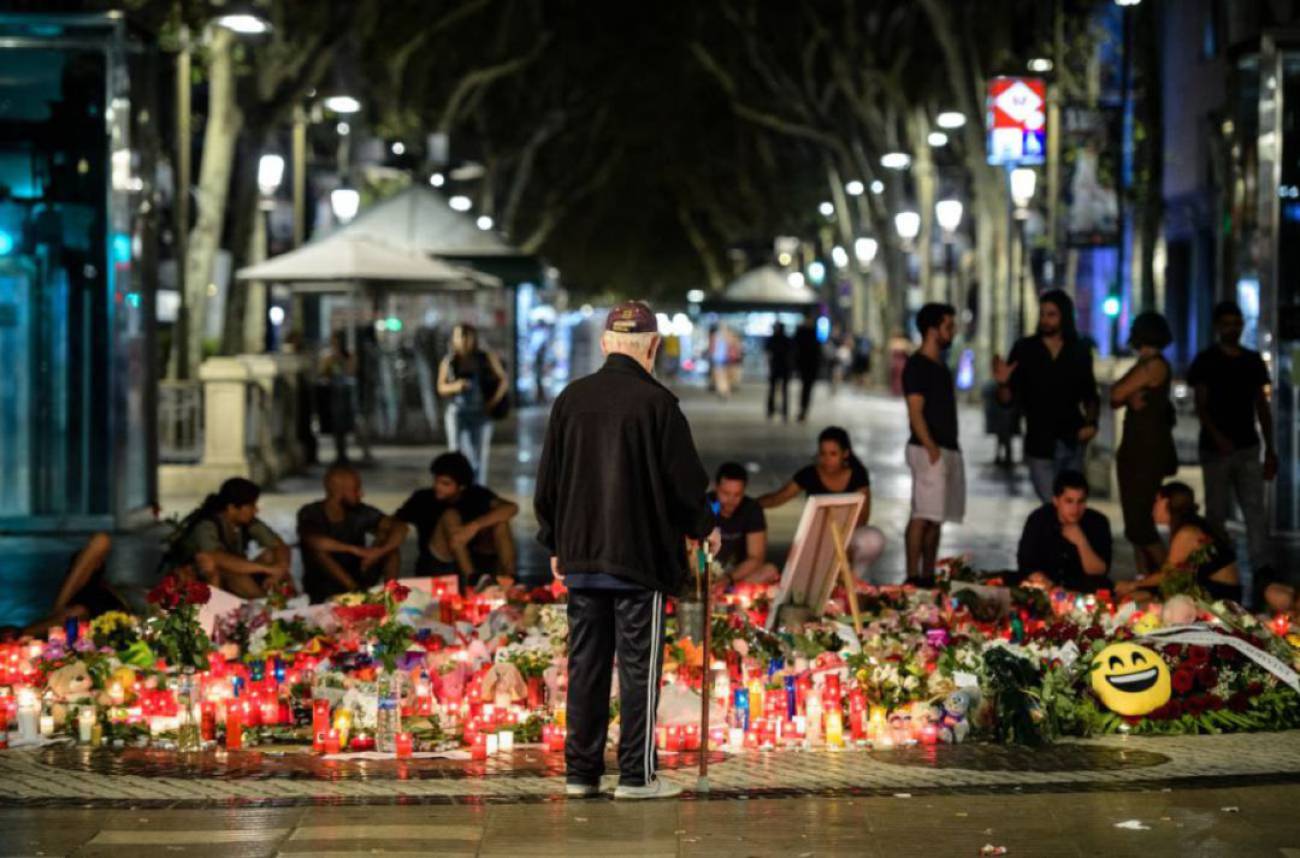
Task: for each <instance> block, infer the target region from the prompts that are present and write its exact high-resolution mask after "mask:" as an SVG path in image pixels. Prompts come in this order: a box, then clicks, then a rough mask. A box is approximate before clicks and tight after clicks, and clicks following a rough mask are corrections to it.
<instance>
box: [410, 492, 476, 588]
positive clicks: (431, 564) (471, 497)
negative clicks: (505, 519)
mask: <svg viewBox="0 0 1300 858" xmlns="http://www.w3.org/2000/svg"><path fill="white" fill-rule="evenodd" d="M496 499H497V496H496V493H495V492H493V491H492V490H491V489H489V488H487V487H486V486H480V485H478V484H474V485H470V486H467V487H466V488H465V490H464V491H463V492H461V493H460V497H459V498H457V499H456V502H455V503H454V504H447V503H444V502H443V501H440V500H438V496H437V495H435V494H434V493H433V489H419V490H417V491H416V492H414V493H413V494H412V495H411V496H410V497H409V498H407V499H406V503H404V504H402V507H401V509H399V510H398V511H397V516H396V517H397V519H398V520H399V521H404V522H406V523H407V524H411V525H414V526H415V531H416V536H417V537H418V539H419V543H420V554H419V557H418V558H417V559H416V561H415V571H416V574H419V575H428V574H433V573H434V572H435V571H437V569H438V566H439V564H438V561H437V559H436V558H434V556H433V553H432V552H430V551H429V540H431V539H432V538H433V531H434V528H436V527H437V526H438V519H440V518H442V514H443V513H444V512H446V511H447V510H448V509H449V508H452V509H455V510H456V511H457V512H459V513H460V517H461V520H462V521H467V522H468V521H474V520H475V519H477V518H482V517H483V516H485V515H487V513H488V511H489V510H490V509H492V502H493V501H495V500H496Z"/></svg>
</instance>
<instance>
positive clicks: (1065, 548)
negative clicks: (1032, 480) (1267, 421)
mask: <svg viewBox="0 0 1300 858" xmlns="http://www.w3.org/2000/svg"><path fill="white" fill-rule="evenodd" d="M1111 550H1112V542H1111V536H1110V522H1109V521H1108V520H1107V519H1106V516H1104V515H1102V514H1101V513H1099V512H1097V511H1096V510H1094V509H1088V481H1087V479H1085V478H1084V476H1083V474H1081V473H1079V472H1078V471H1072V470H1064V471H1061V472H1060V473H1058V474H1057V475H1056V479H1055V480H1054V481H1053V484H1052V502H1051V503H1049V504H1043V505H1042V506H1040V507H1039V508H1038V509H1036V510H1034V511H1033V512H1031V513H1030V514H1029V518H1028V519H1027V520H1026V521H1025V529H1024V532H1023V533H1022V534H1021V536H1020V550H1019V551H1017V552H1016V558H1017V560H1018V565H1019V568H1020V572H1021V574H1023V575H1025V576H1027V577H1026V583H1029V584H1035V585H1038V586H1042V587H1048V586H1057V587H1064V588H1065V589H1067V590H1075V591H1078V592H1082V593H1092V592H1096V591H1097V590H1098V589H1100V588H1103V587H1109V586H1110V579H1109V578H1108V577H1106V576H1107V573H1109V572H1110V563H1111Z"/></svg>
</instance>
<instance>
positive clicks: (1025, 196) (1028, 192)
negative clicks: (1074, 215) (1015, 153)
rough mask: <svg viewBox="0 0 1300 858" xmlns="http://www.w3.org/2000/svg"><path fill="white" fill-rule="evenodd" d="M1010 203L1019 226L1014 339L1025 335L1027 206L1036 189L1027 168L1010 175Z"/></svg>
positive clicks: (1031, 173) (1033, 174) (1035, 184)
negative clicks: (1012, 205) (1018, 262)
mask: <svg viewBox="0 0 1300 858" xmlns="http://www.w3.org/2000/svg"><path fill="white" fill-rule="evenodd" d="M1010 182H1011V201H1012V202H1013V203H1015V207H1016V208H1015V219H1016V221H1017V223H1018V224H1019V225H1020V276H1019V279H1018V282H1017V286H1016V339H1019V338H1020V337H1021V336H1023V335H1024V333H1025V275H1026V273H1027V271H1028V268H1029V238H1028V229H1027V226H1028V223H1029V204H1030V202H1031V201H1032V200H1033V198H1034V190H1035V188H1037V187H1038V174H1037V173H1035V172H1034V171H1033V170H1031V169H1029V168H1028V167H1017V168H1016V169H1014V170H1012V171H1011V173H1010Z"/></svg>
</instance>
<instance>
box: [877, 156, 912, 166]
mask: <svg viewBox="0 0 1300 858" xmlns="http://www.w3.org/2000/svg"><path fill="white" fill-rule="evenodd" d="M911 163H912V156H911V155H908V154H907V153H906V152H886V153H885V154H883V155H881V156H880V166H882V167H884V168H885V169H886V170H906V169H907V168H908V166H909V165H910V164H911Z"/></svg>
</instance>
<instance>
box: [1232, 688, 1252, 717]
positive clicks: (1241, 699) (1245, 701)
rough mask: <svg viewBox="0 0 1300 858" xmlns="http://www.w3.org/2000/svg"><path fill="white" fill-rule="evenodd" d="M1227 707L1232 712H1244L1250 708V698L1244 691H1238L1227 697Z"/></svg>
mask: <svg viewBox="0 0 1300 858" xmlns="http://www.w3.org/2000/svg"><path fill="white" fill-rule="evenodd" d="M1228 708H1229V709H1231V710H1232V711H1233V712H1245V711H1246V710H1247V709H1249V708H1250V698H1249V697H1248V696H1246V693H1245V692H1243V691H1238V692H1237V693H1236V694H1234V695H1232V696H1231V697H1229V698H1228Z"/></svg>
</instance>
